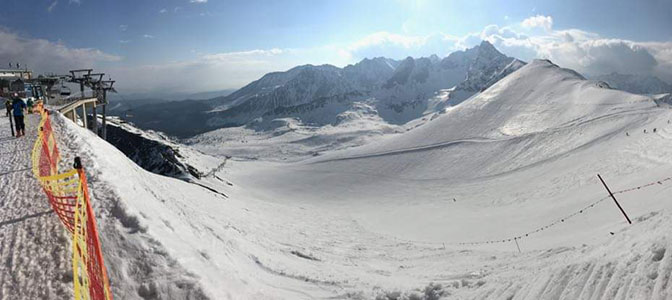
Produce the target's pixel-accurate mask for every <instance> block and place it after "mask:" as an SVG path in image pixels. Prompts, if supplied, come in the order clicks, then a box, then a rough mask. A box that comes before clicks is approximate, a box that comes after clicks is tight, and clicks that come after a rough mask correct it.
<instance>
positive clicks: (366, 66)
mask: <svg viewBox="0 0 672 300" xmlns="http://www.w3.org/2000/svg"><path fill="white" fill-rule="evenodd" d="M522 65H523V63H522V62H520V61H518V60H515V59H513V58H510V57H507V56H505V55H503V54H501V53H500V52H499V51H497V50H496V49H495V48H494V47H493V46H492V45H491V44H490V43H488V42H483V43H481V44H480V45H478V46H476V47H474V48H471V49H467V50H465V51H457V52H454V53H452V54H450V55H449V56H448V57H445V58H443V59H440V58H439V57H437V56H435V55H434V56H431V57H421V58H412V57H408V58H406V59H404V60H402V61H395V60H392V59H387V58H381V57H379V58H374V59H365V60H363V61H361V62H359V63H357V64H355V65H349V66H347V67H345V68H342V69H341V68H337V67H334V66H330V65H322V66H312V65H305V66H300V67H296V68H293V69H291V70H289V71H286V72H275V73H269V74H267V75H265V76H263V77H262V78H261V79H259V80H257V81H254V82H252V83H250V84H248V85H247V86H245V87H243V88H241V89H240V90H238V91H236V92H235V93H233V94H231V95H229V96H227V97H224V98H221V99H219V100H218V101H217V102H216V103H215V108H214V109H213V111H212V112H211V113H210V114H209V115H210V117H209V119H208V126H209V127H211V128H218V127H227V126H238V125H243V124H248V123H249V122H252V121H257V122H262V123H263V122H269V121H271V120H273V119H276V118H286V117H293V118H297V119H300V120H301V121H303V122H306V123H310V124H317V125H326V124H333V123H334V122H336V117H337V116H338V115H339V114H341V113H343V112H345V111H348V110H349V109H351V108H352V107H353V106H352V105H353V104H354V103H361V102H366V103H368V104H370V105H371V106H373V107H374V108H375V109H376V110H377V111H378V113H379V114H380V116H381V117H382V118H383V119H384V120H385V121H387V122H389V123H393V124H403V123H406V122H408V121H410V120H414V119H417V118H418V117H420V116H422V115H423V114H425V113H427V112H428V107H429V100H430V99H431V98H432V97H434V96H435V95H436V94H437V93H439V91H440V90H443V89H450V88H453V87H456V89H455V91H456V93H455V95H457V94H460V96H459V97H455V99H454V100H453V102H454V103H457V102H458V101H457V100H458V98H459V100H460V101H461V100H464V99H466V98H468V97H469V96H471V95H473V94H475V93H477V92H479V91H481V90H483V89H485V88H487V87H488V86H489V85H492V84H493V83H494V82H496V80H498V79H501V78H502V77H503V76H505V75H507V74H508V73H510V72H512V71H514V70H516V69H517V68H520V66H522ZM445 105H448V103H447V102H446V103H443V104H442V105H439V106H437V105H436V103H434V105H433V106H432V108H433V109H438V110H440V109H442V108H443V107H444V106H445Z"/></svg>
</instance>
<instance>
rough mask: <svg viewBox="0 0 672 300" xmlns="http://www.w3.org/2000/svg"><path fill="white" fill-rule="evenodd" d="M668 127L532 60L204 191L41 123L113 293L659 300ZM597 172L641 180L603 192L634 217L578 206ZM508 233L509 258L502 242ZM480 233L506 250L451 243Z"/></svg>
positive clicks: (230, 168) (666, 267)
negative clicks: (397, 122) (446, 102)
mask: <svg viewBox="0 0 672 300" xmlns="http://www.w3.org/2000/svg"><path fill="white" fill-rule="evenodd" d="M367 111H368V110H367V109H366V108H365V107H361V109H360V110H359V115H357V114H356V115H351V114H344V115H342V116H341V117H340V119H341V120H342V122H343V124H347V123H348V122H352V121H358V120H359V121H361V120H369V121H370V120H371V119H370V118H369V117H367V116H368V114H367ZM671 118H672V112H671V111H669V110H668V109H667V108H661V107H657V106H656V104H655V102H654V101H653V100H652V99H650V98H648V97H645V96H639V95H633V94H628V93H624V92H621V91H617V90H611V89H605V88H603V87H600V86H599V85H596V84H595V82H591V81H586V80H584V79H583V78H582V77H581V76H580V75H578V74H577V73H575V72H573V71H571V70H565V69H561V68H559V67H557V66H555V65H553V64H552V63H550V62H548V61H534V62H532V63H530V64H528V65H526V66H525V67H523V68H521V69H519V70H518V71H515V72H513V73H512V74H510V75H509V76H507V77H505V78H504V79H503V80H500V81H499V82H497V83H496V84H494V85H493V86H491V87H490V88H488V89H487V90H485V91H484V92H482V93H480V94H478V95H476V96H474V97H471V98H470V99H468V100H466V101H464V102H463V103H461V104H459V105H457V106H454V107H450V108H448V109H447V112H446V113H444V114H441V115H439V116H438V117H436V118H434V119H432V120H427V123H426V124H425V125H423V126H420V127H418V128H416V129H414V130H410V131H408V132H406V133H402V134H395V135H387V136H383V137H380V138H378V139H377V141H376V142H374V143H371V144H367V145H364V146H361V147H356V148H348V149H344V150H338V151H333V152H328V153H325V154H324V155H321V156H318V157H315V158H311V159H308V160H304V161H300V162H293V163H277V162H268V161H247V160H244V161H240V160H236V159H235V157H234V159H233V160H231V161H230V163H227V165H226V167H225V168H224V169H221V170H218V171H216V174H217V175H218V177H219V178H226V180H228V181H229V182H230V184H228V183H227V182H226V181H224V180H219V179H217V178H210V179H209V180H210V182H209V183H210V189H204V188H203V187H201V186H198V185H194V184H190V183H187V182H183V181H179V180H175V179H172V178H167V177H162V176H158V175H155V174H152V173H149V172H147V171H144V170H142V169H140V168H139V167H137V166H136V165H134V164H133V163H132V162H130V161H129V160H128V159H127V158H126V157H125V156H124V155H123V154H122V153H121V152H119V151H117V150H116V149H114V148H113V147H112V146H111V145H109V144H106V143H104V142H102V141H100V140H99V139H97V138H95V137H94V136H93V135H92V134H91V133H90V132H87V131H85V130H83V129H81V128H78V127H76V126H74V124H72V123H70V122H69V121H67V120H65V119H63V118H61V117H57V118H55V119H56V121H55V123H56V124H57V129H58V130H60V131H59V132H63V134H64V136H63V138H64V139H65V140H67V141H69V142H68V146H69V149H71V151H72V153H77V154H78V155H82V156H84V161H85V166H87V170H88V172H89V176H90V178H91V182H92V190H93V196H94V198H95V201H94V203H96V204H95V205H96V210H97V211H99V212H100V216H99V219H100V223H101V228H102V229H101V231H102V232H103V249H104V252H105V255H106V259H108V260H110V261H111V264H110V266H111V269H112V272H111V273H112V281H113V290H114V289H115V288H116V290H117V292H116V293H118V294H117V295H118V296H119V297H118V298H124V299H126V298H138V297H139V294H140V291H141V290H142V291H143V292H142V294H143V295H146V291H153V293H154V295H156V296H157V297H163V298H168V297H174V298H201V297H208V298H212V299H322V298H330V299H334V298H335V299H375V298H378V299H439V298H441V297H442V298H446V299H614V298H615V299H667V298H670V297H672V277H671V276H670V274H672V272H670V270H672V256H671V255H669V251H667V249H669V248H670V247H671V246H672V240H671V239H670V233H669V230H668V228H670V226H671V225H672V224H671V223H672V219H671V218H670V217H671V215H670V214H671V209H672V206H671V203H670V202H669V198H670V190H669V187H670V186H672V180H668V181H664V182H661V183H660V184H657V183H656V181H658V180H661V179H663V178H666V177H669V176H672V159H671V157H672V150H670V149H672V147H671V146H672V125H670V124H669V120H670V119H671ZM357 126H358V125H357ZM357 126H355V127H357ZM653 128H656V129H657V130H656V132H655V133H653V132H652V131H653ZM644 129H646V130H647V131H646V133H644ZM626 132H627V135H626ZM220 147H227V143H223V144H221V145H220ZM239 151H243V149H242V147H241V148H240V149H239ZM597 173H600V174H601V175H602V176H604V178H605V179H606V180H607V182H608V183H609V184H610V186H611V187H612V188H613V190H616V191H618V190H622V189H625V188H629V187H633V186H638V185H643V184H647V183H650V182H653V183H654V185H652V186H648V187H645V188H642V189H639V190H637V189H636V190H634V191H632V192H628V193H620V194H618V195H617V197H618V198H619V200H621V202H622V204H623V206H624V209H625V210H626V211H627V212H628V214H629V215H630V217H631V219H632V220H633V222H634V224H633V225H627V223H625V221H624V220H623V217H622V215H621V214H620V212H619V211H618V209H616V208H615V207H614V205H613V203H611V202H609V201H601V202H598V203H597V204H596V205H595V206H594V207H589V208H586V206H587V205H589V204H591V203H594V202H595V201H596V200H599V199H607V200H609V199H608V198H606V197H605V196H606V192H605V190H604V188H603V187H602V186H601V184H600V183H599V181H598V180H597V177H596V174H597ZM213 190H214V191H213ZM584 209H585V211H584ZM579 210H582V213H580V214H579V213H577V214H576V215H575V216H573V217H572V218H571V219H570V218H567V219H566V220H565V219H564V218H566V216H568V215H570V214H572V213H574V212H578V211H579ZM560 220H563V221H560ZM551 222H554V223H553V224H555V225H554V226H552V227H547V228H545V229H544V230H543V231H540V232H532V233H531V234H530V235H529V236H524V233H526V232H529V231H531V230H534V229H535V228H543V226H545V225H547V224H549V223H551ZM520 235H522V237H521V239H520V240H517V242H518V244H519V246H520V248H521V251H522V252H521V253H519V252H518V250H517V247H516V244H515V243H514V242H511V241H508V242H507V241H506V239H508V238H512V237H514V236H520ZM485 240H504V242H497V243H488V244H478V245H460V244H456V243H460V242H479V241H485ZM129 249H131V250H129ZM108 257H109V258H108ZM143 262H149V263H143ZM190 293H191V294H190Z"/></svg>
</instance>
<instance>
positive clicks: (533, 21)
mask: <svg viewBox="0 0 672 300" xmlns="http://www.w3.org/2000/svg"><path fill="white" fill-rule="evenodd" d="M522 25H523V27H526V28H535V27H540V28H543V29H545V30H546V31H551V29H552V28H553V18H551V16H542V15H536V16H534V17H529V18H527V19H525V20H523V23H522Z"/></svg>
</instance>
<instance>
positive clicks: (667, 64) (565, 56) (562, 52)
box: [458, 16, 672, 82]
mask: <svg viewBox="0 0 672 300" xmlns="http://www.w3.org/2000/svg"><path fill="white" fill-rule="evenodd" d="M520 25H521V26H519V27H517V28H518V29H514V28H512V27H499V26H497V25H489V26H486V27H485V28H484V29H483V30H482V31H481V32H477V33H472V34H469V35H466V36H464V37H462V38H460V39H459V41H458V47H459V48H468V47H473V46H475V45H477V44H478V43H480V42H481V41H482V40H487V41H489V42H491V43H492V44H493V45H495V47H497V49H499V50H500V51H502V52H503V53H505V54H507V55H509V56H513V57H517V58H520V59H523V60H528V61H529V60H531V59H534V58H548V59H551V60H552V61H553V62H555V63H556V64H558V65H560V66H562V67H566V68H571V69H574V70H576V71H578V72H580V73H583V74H586V75H598V74H604V73H611V72H618V73H626V74H648V75H655V76H658V77H660V78H661V79H663V80H666V81H668V82H672V42H668V43H641V42H634V41H629V40H621V39H606V38H603V37H601V36H600V35H599V34H596V33H592V32H587V31H583V30H580V29H566V30H553V29H552V18H551V17H543V16H541V17H540V16H536V17H532V18H528V19H525V20H524V21H523V22H521V24H520ZM539 27H542V28H544V29H548V30H544V31H538V30H535V28H539Z"/></svg>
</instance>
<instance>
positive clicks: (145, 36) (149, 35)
mask: <svg viewBox="0 0 672 300" xmlns="http://www.w3.org/2000/svg"><path fill="white" fill-rule="evenodd" d="M142 37H144V38H146V39H153V38H154V36H153V35H151V34H144V35H143V36H142Z"/></svg>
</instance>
